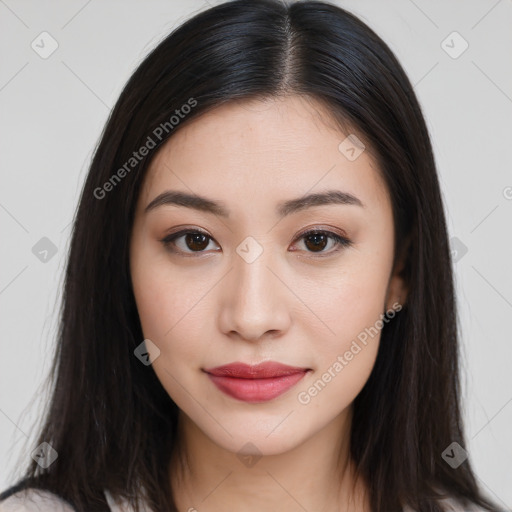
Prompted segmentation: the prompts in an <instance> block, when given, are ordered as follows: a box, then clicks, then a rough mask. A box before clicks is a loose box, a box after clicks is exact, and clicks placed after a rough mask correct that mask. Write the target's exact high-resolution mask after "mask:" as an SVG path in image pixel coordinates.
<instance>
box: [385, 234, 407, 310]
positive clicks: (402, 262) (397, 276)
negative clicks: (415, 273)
mask: <svg viewBox="0 0 512 512" xmlns="http://www.w3.org/2000/svg"><path fill="white" fill-rule="evenodd" d="M409 247H410V239H409V238H408V239H407V240H406V241H405V242H404V243H403V244H402V251H401V253H400V255H399V257H398V258H397V260H396V263H395V267H394V268H393V272H392V274H391V277H390V279H389V283H388V289H387V291H386V304H385V307H386V311H388V310H390V309H396V305H395V306H393V304H396V303H398V304H400V306H401V307H403V305H404V304H405V303H406V301H407V294H408V291H409V289H408V286H407V282H406V278H405V272H404V269H405V267H406V264H407V260H408V257H409Z"/></svg>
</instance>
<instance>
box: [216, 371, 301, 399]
mask: <svg viewBox="0 0 512 512" xmlns="http://www.w3.org/2000/svg"><path fill="white" fill-rule="evenodd" d="M304 375H306V371H303V372H297V373H293V374H291V375H283V376H281V377H271V378H266V379H239V378H234V377H221V376H219V375H211V374H208V377H210V379H211V380H212V381H213V383H214V384H215V385H216V386H217V387H218V388H219V389H220V390H221V391H222V392H223V393H226V395H229V396H231V397H233V398H236V399H238V400H242V401H244V402H255V403H257V402H267V401H269V400H272V399H273V398H276V397H278V396H280V395H282V394H283V393H285V392H286V391H288V390H289V389H290V388H291V387H293V386H295V384H297V382H299V381H300V380H301V379H302V378H303V377H304Z"/></svg>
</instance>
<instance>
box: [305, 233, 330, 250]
mask: <svg viewBox="0 0 512 512" xmlns="http://www.w3.org/2000/svg"><path fill="white" fill-rule="evenodd" d="M325 238H326V236H325V235H322V234H316V235H309V236H308V237H307V240H314V242H313V247H314V249H318V248H320V249H323V248H325ZM319 239H321V240H319ZM306 245H307V242H306ZM308 249H309V246H308ZM314 252H317V251H314Z"/></svg>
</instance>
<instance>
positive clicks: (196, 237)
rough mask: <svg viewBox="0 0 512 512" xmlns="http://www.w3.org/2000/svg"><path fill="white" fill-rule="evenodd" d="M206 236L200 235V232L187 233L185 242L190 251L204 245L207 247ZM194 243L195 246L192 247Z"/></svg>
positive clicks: (199, 248)
mask: <svg viewBox="0 0 512 512" xmlns="http://www.w3.org/2000/svg"><path fill="white" fill-rule="evenodd" d="M207 238H208V237H207V236H206V235H202V234H201V233H188V234H187V236H186V239H185V240H186V243H187V247H188V248H189V249H190V250H192V251H193V250H198V251H201V250H203V249H204V248H205V247H208V241H207ZM191 240H192V242H191V243H189V242H190V241H191ZM205 242H206V243H205ZM195 244H198V245H199V247H198V246H197V245H195ZM194 245H195V247H194Z"/></svg>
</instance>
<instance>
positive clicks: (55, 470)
mask: <svg viewBox="0 0 512 512" xmlns="http://www.w3.org/2000/svg"><path fill="white" fill-rule="evenodd" d="M290 94H299V95H304V96H307V97H310V98H314V99H316V100H318V101H320V102H322V104H324V105H325V106H326V107H327V108H328V109H329V112H330V113H331V115H332V117H333V119H335V120H336V121H337V122H338V123H339V126H340V127H347V126H352V127H354V129H355V130H357V133H360V134H361V135H362V137H363V138H364V143H365V144H366V146H367V147H368V148H369V149H370V151H372V153H373V154H374V156H375V158H377V161H378V163H379V168H380V171H381V172H382V175H383V177H384V178H385V181H386V183H387V187H388V189H389V193H390V196H391V199H392V204H393V214H394V223H395V233H396V237H395V239H396V246H395V259H396V260H397V258H398V256H399V255H403V256H404V258H405V266H404V268H403V271H402V275H403V277H404V279H405V281H406V283H407V286H408V290H409V293H408V296H407V301H406V304H405V305H404V307H403V308H402V310H401V311H400V312H398V313H397V314H396V316H395V318H394V319H393V320H392V321H390V322H388V323H387V324H386V325H385V327H384V328H383V330H382V334H381V342H380V347H379V352H378V355H377V360H376V363H375V367H374V369H373V372H372V373H371V376H370V378H369V380H368V381H367V383H366V385H365V386H364V388H363V390H362V391H361V392H360V394H359V395H358V396H357V398H356V399H355V402H354V416H353V423H352V432H351V455H352V457H353V460H354V462H355V464H356V467H357V471H358V474H359V475H362V476H363V477H364V479H365V481H366V482H367V483H368V485H369V491H370V499H371V506H372V511H374V512H384V511H386V512H387V511H400V510H402V506H403V505H408V506H410V507H412V508H413V509H414V510H417V511H421V512H427V511H430V512H435V511H441V510H442V507H441V505H440V504H439V503H438V501H437V500H438V499H439V498H440V497H442V492H444V493H446V495H450V496H453V497H456V498H458V499H460V500H461V502H462V503H465V504H466V505H468V504H469V503H471V502H473V503H476V504H479V505H480V506H482V507H484V508H486V509H488V510H496V508H495V506H494V505H493V504H492V503H491V502H490V501H488V500H486V499H485V498H484V497H483V496H482V495H481V493H480V491H479V489H478V485H477V483H476V480H475V476H474V474H473V472H472V469H471V466H470V463H469V461H468V460H466V461H465V462H464V463H462V464H461V465H460V466H459V467H457V468H456V469H454V468H452V467H451V466H450V465H449V464H447V463H446V462H445V460H444V459H443V457H442V453H443V451H444V450H445V449H446V448H447V447H448V446H449V445H450V444H451V443H453V442H457V443H458V444H460V445H461V446H465V440H464V435H463V428H462V421H461V411H460V388H459V363H458V341H457V339H458V324H457V322H458V320H457V315H456V305H455V297H454V286H453V275H452V272H453V270H452V263H451V258H450V250H449V246H448V239H447V228H446V223H445V216H444V211H443V204H442V200H441V193H440V187H439V182H438V178H437V174H436V168H435V162H434V158H433V154H432V148H431V143H430V139H429V134H428V132H427V128H426V126H425V122H424V119H423V115H422V112H421V109H420V106H419V104H418V101H417V99H416V97H415V94H414V92H413V88H412V86H411V83H410V82H409V80H408V78H407V77H406V75H405V73H404V71H403V69H402V67H401V66H400V64H399V63H398V62H397V60H396V58H395V56H394V55H393V53H392V52H391V50H390V49H389V48H388V46H387V45H386V44H385V43H384V42H383V41H382V40H381V39H380V38H379V37H378V36H377V35H376V34H375V33H374V32H373V31H372V30H370V29H369V28H368V27H367V26H366V25H365V24H364V23H362V22H361V21H360V20H359V19H358V18H356V17H355V16H354V15H352V14H350V13H348V12H346V11H345V10H343V9H341V8H339V7H337V6H335V5H331V4H328V3H324V2H314V1H302V2H297V3H292V4H290V5H284V4H283V3H281V2H279V1H273V0H257V1H255V0H235V1H231V2H227V3H224V4H221V5H218V6H216V7H213V8H210V9H208V10H205V11H203V12H200V13H199V14H197V15H195V16H194V17H192V18H191V19H189V20H188V21H186V22H185V23H184V24H182V25H181V26H180V27H178V28H177V29H176V30H174V31H173V32H172V33H171V34H170V35H169V36H168V37H166V38H165V39H164V40H163V41H162V42H161V43H160V44H159V45H158V46H157V47H156V48H155V49H154V50H153V51H152V52H151V53H150V54H149V55H148V56H147V57H146V58H145V59H144V60H143V62H142V63H141V64H140V66H139V67H138V69H137V70H136V71H135V72H134V74H133V76H132V77H131V78H130V80H129V81H128V83H127V84H126V86H125V88H124V90H123V92H122V94H121V96H120V98H119V100H118V101H117V104H116V105H115V107H114V109H113V110H112V112H111V115H110V118H109V120H108V122H107V124H106V127H105V129H104V132H103V134H102V136H101V140H100V142H99V145H98V147H97V149H96V151H95V155H94V158H93V161H92V164H91V167H90V170H89V173H88V175H87V178H86V181H85V184H84V187H83V190H82V194H81V199H80V203H79V205H78V209H77V212H76V217H75V219H74V224H73V232H72V238H71V245H70V250H69V255H68V261H67V268H66V273H65V285H64V291H63V293H64V295H63V301H62V310H61V317H60V326H59V332H58V343H57V349H56V353H55V358H54V360H53V365H52V368H51V373H50V375H51V376H52V381H51V382H52V389H51V394H52V397H51V403H50V405H49V408H48V410H47V415H46V419H45V422H44V425H43V427H42V430H41V433H40V435H39V440H38V443H37V444H40V443H43V442H48V443H49V444H50V445H51V446H52V448H53V449H55V450H56V452H57V453H58V459H57V460H56V461H55V462H54V463H53V464H51V465H50V466H49V467H48V468H47V469H42V468H41V467H40V465H38V464H37V463H36V462H35V461H31V462H30V465H29V467H28V468H27V469H26V470H25V472H24V473H23V478H24V479H25V480H24V481H26V482H29V483H30V486H32V487H37V486H38V487H40V488H44V489H48V490H50V491H52V492H55V493H57V494H59V495H60V496H62V497H64V498H65V499H67V500H68V501H69V502H70V503H73V504H74V506H75V507H76V509H77V510H79V511H90V510H108V508H107V505H106V502H105V498H104V494H103V490H104V489H107V490H108V491H109V492H110V493H111V494H112V495H113V496H114V497H117V496H123V497H125V499H127V500H129V501H130V503H131V504H132V505H133V506H134V507H136V505H137V503H136V497H137V495H138V493H140V490H141V486H142V488H143V489H145V490H146V492H147V499H148V504H149V505H150V506H151V507H152V508H153V509H154V510H155V511H161V510H176V506H175V504H174V502H173V498H172V490H171V487H170V477H169V460H170V457H171V454H172V450H173V447H174V445H175V439H176V434H177V431H176V427H177V417H178V408H177V406H176V404H175V403H174V402H173V400H172V399H171V398H170V397H169V396H168V394H167V392H166V391H165V390H164V388H163V387H162V385H161V384H160V382H159V380H158V379H157V377H156V375H155V373H154V371H153V369H152V368H151V366H145V365H143V364H141V362H140V361H139V360H138V359H137V358H136V357H135V356H134V349H135V348H136V347H137V346H138V345H139V344H140V343H141V342H142V340H143V339H144V338H143V333H142V330H141V325H140V322H139V318H138V314H137V308H136V305H135V300H134V295H133V291H132V286H131V279H130V272H129V239H130V235H131V229H132V224H133V219H134V207H135V204H136V201H137V199H138V195H139V190H140V186H141V182H142V180H143V178H144V175H145V172H146V170H147V168H148V165H149V163H150V161H151V159H152V158H153V157H154V155H155V153H156V151H157V149H158V148H159V147H160V146H161V145H162V144H163V143H164V142H165V141H166V140H167V139H168V138H169V137H171V136H172V135H173V133H175V132H176V131H177V130H179V129H180V128H182V127H183V126H186V124H187V123H188V122H189V121H190V120H192V119H195V118H197V116H199V115H200V114H202V113H205V112H206V111H208V110H210V109H213V108H215V107H217V106H219V105H221V104H223V103H225V102H229V101H232V100H235V99H258V98H261V99H264V98H268V97H275V96H278V95H290ZM185 105H187V108H185ZM176 110H178V111H179V112H180V113H181V114H182V115H178V113H176ZM173 115H174V117H175V119H172V117H171V116H173ZM178 118H179V119H178ZM150 139H151V141H152V144H150V143H149V140H150ZM150 145H151V146H154V147H152V148H151V149H150V150H149V152H148V153H147V154H146V155H142V152H141V154H139V153H138V154H137V157H136V162H134V161H133V160H131V159H135V157H134V156H133V153H134V151H137V150H138V149H139V148H141V147H143V146H150ZM120 169H124V172H122V171H120ZM114 175H115V176H116V177H114ZM107 183H109V184H110V185H105V184H107Z"/></svg>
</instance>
